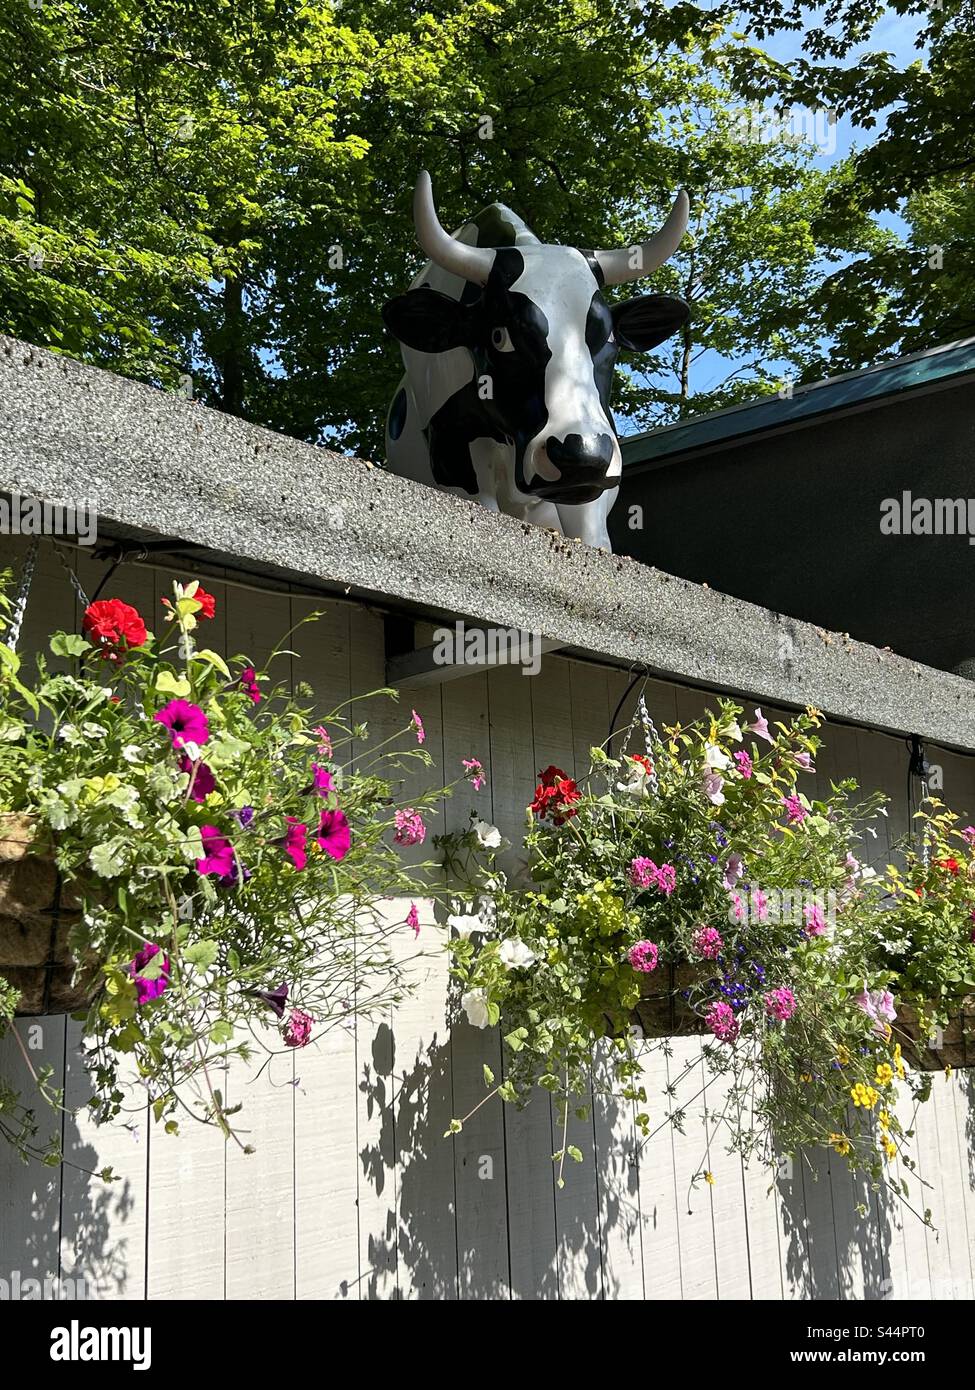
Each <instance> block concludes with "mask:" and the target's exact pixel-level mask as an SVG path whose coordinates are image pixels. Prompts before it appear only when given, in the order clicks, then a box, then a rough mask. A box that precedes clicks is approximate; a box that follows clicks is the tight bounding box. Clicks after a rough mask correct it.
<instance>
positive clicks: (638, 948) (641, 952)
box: [626, 941, 659, 974]
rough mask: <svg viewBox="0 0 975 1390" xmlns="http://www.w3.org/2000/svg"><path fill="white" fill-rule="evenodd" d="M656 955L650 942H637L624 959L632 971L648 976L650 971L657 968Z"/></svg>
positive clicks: (654, 947) (655, 949)
mask: <svg viewBox="0 0 975 1390" xmlns="http://www.w3.org/2000/svg"><path fill="white" fill-rule="evenodd" d="M658 954H659V952H658V949H657V947H656V946H655V945H654V943H653V942H652V941H638V942H636V944H635V945H633V946H631V947H630V949H629V950H628V951H627V953H626V959H627V960H628V961H629V962H630V964H631V965H632V967H633V969H634V970H639V971H641V972H642V973H643V974H649V973H650V971H651V970H656V968H657V956H658Z"/></svg>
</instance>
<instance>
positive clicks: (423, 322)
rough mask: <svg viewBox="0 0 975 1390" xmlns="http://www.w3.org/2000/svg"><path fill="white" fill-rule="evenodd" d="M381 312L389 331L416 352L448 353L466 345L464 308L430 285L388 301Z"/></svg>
mask: <svg viewBox="0 0 975 1390" xmlns="http://www.w3.org/2000/svg"><path fill="white" fill-rule="evenodd" d="M382 313H383V323H384V324H385V325H386V327H387V328H388V329H389V331H390V333H392V334H393V336H394V337H395V338H398V339H399V341H400V342H401V343H404V344H405V345H406V347H411V348H416V350H417V352H445V351H446V350H447V349H448V348H455V347H463V345H464V341H465V338H464V326H465V323H466V315H465V313H464V309H463V308H462V306H461V305H460V304H459V303H458V302H457V300H456V299H451V298H450V296H449V295H447V294H441V293H440V291H439V290H432V289H430V287H429V285H423V286H421V287H420V289H418V290H410V291H409V292H408V293H407V294H401V295H398V296H397V297H396V298H395V299H390V300H388V301H387V302H386V303H385V304H384V305H383V310H382Z"/></svg>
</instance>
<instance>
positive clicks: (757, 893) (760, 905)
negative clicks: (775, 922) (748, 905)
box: [752, 888, 768, 922]
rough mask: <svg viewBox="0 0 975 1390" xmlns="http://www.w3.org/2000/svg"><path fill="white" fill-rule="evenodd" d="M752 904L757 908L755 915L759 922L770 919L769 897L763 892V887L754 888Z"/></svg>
mask: <svg viewBox="0 0 975 1390" xmlns="http://www.w3.org/2000/svg"><path fill="white" fill-rule="evenodd" d="M752 906H753V907H754V909H755V916H756V918H757V919H758V921H759V922H767V921H768V897H767V895H766V894H765V893H763V892H762V890H761V888H755V889H753V890H752Z"/></svg>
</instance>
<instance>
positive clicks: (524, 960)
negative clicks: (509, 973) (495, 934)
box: [498, 936, 538, 970]
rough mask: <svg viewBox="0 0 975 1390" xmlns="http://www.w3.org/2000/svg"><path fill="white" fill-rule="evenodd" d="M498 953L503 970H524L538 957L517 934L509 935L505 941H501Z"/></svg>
mask: <svg viewBox="0 0 975 1390" xmlns="http://www.w3.org/2000/svg"><path fill="white" fill-rule="evenodd" d="M498 955H499V957H500V959H501V964H502V965H503V966H504V968H505V970H525V969H527V968H528V966H529V965H534V964H535V962H536V960H537V959H538V957H537V956H536V955H535V952H534V951H533V950H532V949H531V947H530V946H526V945H525V943H524V942H523V941H522V940H521V938H520V937H518V936H509V937H508V940H507V941H502V943H501V949H500V951H499V952H498Z"/></svg>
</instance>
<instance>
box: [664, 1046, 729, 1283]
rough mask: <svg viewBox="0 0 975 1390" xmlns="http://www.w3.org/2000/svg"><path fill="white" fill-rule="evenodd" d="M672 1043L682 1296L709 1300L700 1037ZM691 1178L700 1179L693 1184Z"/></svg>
mask: <svg viewBox="0 0 975 1390" xmlns="http://www.w3.org/2000/svg"><path fill="white" fill-rule="evenodd" d="M672 1047H673V1052H672V1055H671V1057H670V1059H669V1074H670V1078H671V1085H676V1087H677V1092H676V1096H675V1099H674V1102H672V1104H676V1105H679V1106H680V1108H681V1110H682V1111H683V1115H684V1123H683V1132H681V1131H680V1130H677V1129H675V1130H674V1136H673V1140H674V1174H675V1182H676V1188H677V1224H678V1232H679V1239H680V1267H681V1286H682V1289H683V1297H684V1298H685V1299H712V1298H717V1296H718V1274H717V1264H716V1260H715V1250H714V1216H713V1212H712V1208H711V1190H710V1188H709V1187H708V1185H707V1184H706V1183H705V1182H704V1181H703V1174H704V1172H705V1171H706V1170H707V1168H708V1136H707V1129H706V1126H705V1109H706V1104H707V1088H706V1079H705V1074H704V1063H703V1061H702V1060H701V1057H700V1053H701V1040H700V1038H674V1039H673V1040H672ZM695 1177H697V1178H698V1181H697V1184H696V1185H695V1186H693V1187H692V1183H693V1181H694V1178H695Z"/></svg>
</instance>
